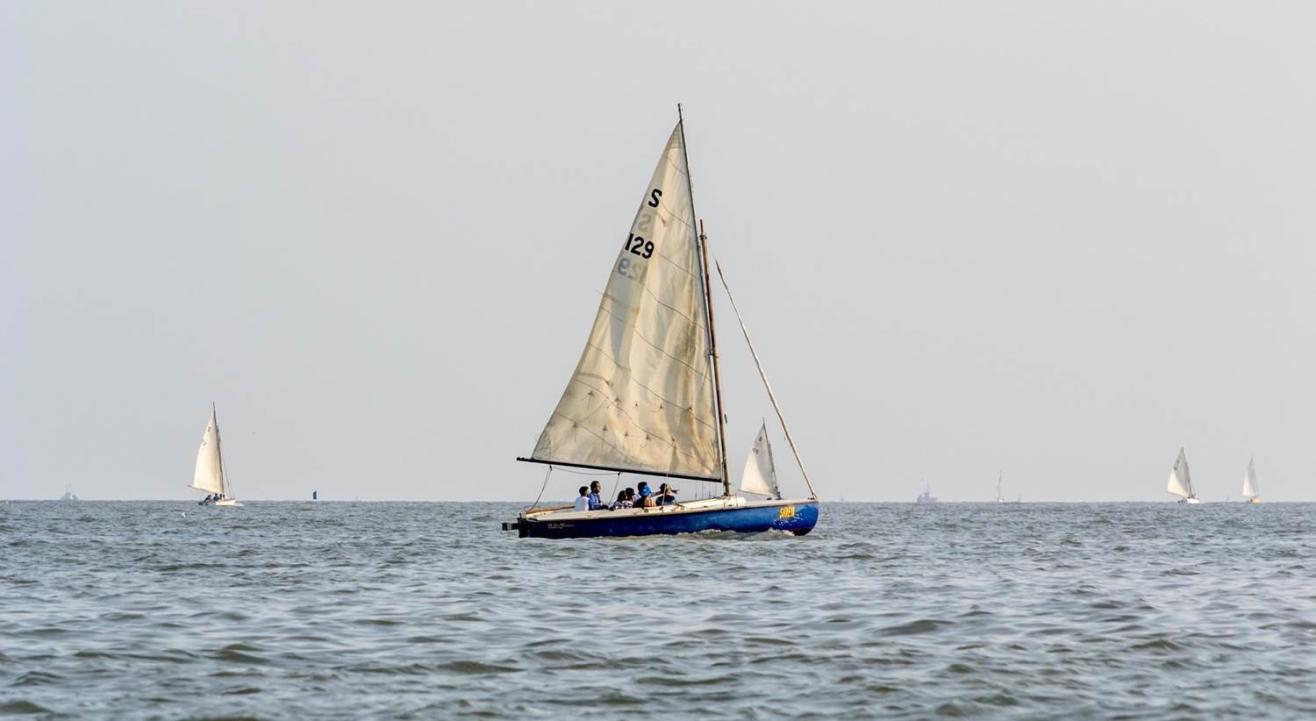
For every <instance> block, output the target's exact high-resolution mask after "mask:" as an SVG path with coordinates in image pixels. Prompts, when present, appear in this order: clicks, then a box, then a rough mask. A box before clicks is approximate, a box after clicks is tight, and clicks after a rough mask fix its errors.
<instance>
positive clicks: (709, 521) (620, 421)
mask: <svg viewBox="0 0 1316 721" xmlns="http://www.w3.org/2000/svg"><path fill="white" fill-rule="evenodd" d="M697 218H698V216H697V215H696V213H695V209H694V193H693V191H692V189H691V185H690V165H689V159H688V157H687V153H686V142H685V122H684V120H682V119H680V117H679V106H678V121H677V124H676V127H675V128H674V129H673V130H672V133H671V135H670V136H669V137H668V139H667V142H666V145H665V147H664V149H663V152H662V155H661V156H660V157H659V159H658V165H657V167H656V168H655V169H654V172H653V175H652V176H651V178H650V180H649V183H648V184H647V185H646V186H645V190H644V194H643V196H642V198H641V200H640V207H639V209H638V211H637V212H636V214H635V219H634V221H633V222H632V223H631V227H630V233H629V235H627V236H626V237H625V240H624V242H623V243H622V248H621V250H620V252H619V253H617V254H616V256H615V257H614V258H613V260H612V261H611V266H610V267H609V269H608V282H607V285H606V286H605V288H604V291H603V297H602V301H601V303H600V304H599V309H598V313H597V315H596V316H595V318H594V323H593V326H592V328H591V329H590V333H589V337H588V340H587V341H586V343H585V349H584V351H583V352H582V353H581V356H580V360H579V361H578V362H577V365H576V369H575V371H574V372H573V373H572V375H571V379H570V381H568V383H567V387H566V390H565V391H563V393H562V396H561V399H560V400H559V401H558V404H557V407H556V408H555V409H554V410H553V413H552V414H551V415H550V416H549V418H548V423H547V424H546V425H545V426H544V430H543V432H542V433H541V434H540V436H539V441H538V442H537V443H536V444H535V448H534V451H533V452H532V453H531V454H530V455H529V457H526V458H518V459H517V460H519V461H526V462H530V463H542V464H545V465H548V466H549V477H551V474H552V469H553V467H555V466H556V467H562V466H568V467H575V468H588V469H592V470H598V471H606V472H611V473H634V474H642V475H650V476H657V477H659V478H661V479H662V480H664V481H672V480H677V479H684V480H688V481H692V482H699V483H713V484H717V485H718V486H721V489H720V490H721V495H719V496H717V497H713V498H704V499H698V500H689V501H685V500H681V501H676V502H669V503H666V504H664V505H660V506H656V507H655V506H641V507H635V508H619V509H617V510H613V511H609V510H600V509H595V510H586V511H576V510H574V509H573V508H570V507H567V508H553V507H548V508H542V507H532V508H529V509H526V510H525V511H523V512H522V513H521V514H520V515H519V516H518V518H517V520H516V521H515V522H511V523H504V524H503V527H504V528H506V529H507V530H516V531H517V532H518V533H519V535H520V536H522V537H547V538H584V537H598V536H648V535H658V534H672V533H692V532H698V531H737V532H761V531H767V530H780V531H787V532H790V533H793V534H795V535H804V534H806V533H808V532H809V531H811V530H813V527H814V525H815V524H816V523H817V522H818V498H817V495H816V494H814V493H813V489H812V487H811V484H810V481H809V475H808V473H807V472H805V471H804V467H803V464H802V463H801V464H800V472H801V475H802V476H803V477H804V482H805V484H806V485H810V496H809V497H808V498H798V499H793V500H782V499H778V498H768V499H747V498H745V497H744V496H739V495H736V494H735V493H733V492H732V479H731V476H730V473H729V472H728V470H727V453H726V410H725V408H724V406H723V403H722V382H721V375H720V371H719V365H718V353H717V336H716V335H715V333H714V325H713V298H712V287H711V284H710V274H711V271H713V270H714V269H716V270H717V272H718V275H719V278H720V279H721V280H722V285H723V287H726V279H725V277H723V276H722V273H721V268H720V267H718V266H717V264H716V263H710V262H709V258H708V247H707V236H705V235H704V233H703V226H702V224H701V223H699V222H698V220H697ZM610 245H611V244H610ZM614 252H615V251H614ZM727 297H728V299H730V292H729V291H728V293H727ZM731 306H732V309H733V310H735V311H736V316H737V319H739V316H740V313H739V310H737V309H736V307H735V301H734V300H731ZM740 327H741V331H742V332H744V334H745V340H746V344H747V345H749V349H750V354H751V356H752V357H753V358H754V363H755V366H756V367H757V369H758V372H759V376H760V378H762V380H763V384H764V388H765V390H766V391H767V395H768V400H769V401H771V402H772V407H773V410H774V411H776V413H777V417H778V419H779V420H781V421H782V431H783V432H784V434H785V436H786V442H787V443H788V444H789V445H790V447H791V450H792V452H793V454H794V456H795V459H796V461H797V462H798V461H799V459H800V455H799V452H798V450H797V449H796V447H795V443H794V441H793V440H792V439H791V435H790V431H789V430H788V429H787V427H786V423H785V420H784V418H783V416H782V413H781V408H780V407H779V405H778V404H777V401H776V398H775V397H774V396H773V393H772V388H771V386H769V385H768V382H767V376H766V375H764V372H763V367H762V365H761V364H760V363H759V360H758V355H757V354H756V353H755V352H754V347H753V345H752V344H750V343H749V334H748V331H746V330H745V325H744V322H743V320H742V321H741V323H740ZM764 480H765V481H766V479H764ZM544 482H545V485H547V483H548V477H546V478H545V481H544ZM536 503H538V502H537V501H536Z"/></svg>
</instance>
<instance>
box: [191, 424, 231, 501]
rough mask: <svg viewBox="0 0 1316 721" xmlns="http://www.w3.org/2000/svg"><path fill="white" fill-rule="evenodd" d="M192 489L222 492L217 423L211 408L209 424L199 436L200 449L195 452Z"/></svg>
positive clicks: (222, 476) (222, 477)
mask: <svg viewBox="0 0 1316 721" xmlns="http://www.w3.org/2000/svg"><path fill="white" fill-rule="evenodd" d="M192 487H193V488H196V489H198V490H202V491H205V492H206V493H221V494H222V493H223V492H224V471H223V466H222V464H221V463H220V459H219V421H218V420H217V419H216V418H215V409H213V408H212V409H210V422H209V423H207V424H206V430H205V432H204V433H202V434H201V447H200V448H198V449H197V452H196V473H194V474H193V476H192Z"/></svg>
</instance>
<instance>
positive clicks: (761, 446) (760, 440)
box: [740, 421, 781, 499]
mask: <svg viewBox="0 0 1316 721" xmlns="http://www.w3.org/2000/svg"><path fill="white" fill-rule="evenodd" d="M740 492H741V493H752V494H755V495H759V496H767V497H768V498H777V499H779V498H781V489H780V488H778V486H777V465H776V463H774V462H773V460H772V446H771V445H770V444H769V443H768V424H767V422H766V421H765V422H764V423H763V425H762V426H760V427H759V434H758V436H756V437H755V438H754V445H753V446H752V447H751V448H750V449H749V455H748V456H747V457H746V458H745V470H744V471H743V472H741V474H740Z"/></svg>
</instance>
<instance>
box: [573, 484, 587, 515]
mask: <svg viewBox="0 0 1316 721" xmlns="http://www.w3.org/2000/svg"><path fill="white" fill-rule="evenodd" d="M572 510H574V511H588V510H589V486H581V487H580V496H579V497H577V498H576V505H575V507H574V508H572Z"/></svg>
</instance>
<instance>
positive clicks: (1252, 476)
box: [1243, 458, 1261, 498]
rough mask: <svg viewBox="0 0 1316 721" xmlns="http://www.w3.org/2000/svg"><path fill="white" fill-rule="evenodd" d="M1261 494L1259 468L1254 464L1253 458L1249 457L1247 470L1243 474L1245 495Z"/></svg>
mask: <svg viewBox="0 0 1316 721" xmlns="http://www.w3.org/2000/svg"><path fill="white" fill-rule="evenodd" d="M1259 495H1261V492H1260V491H1259V490H1257V469H1256V467H1254V466H1253V465H1252V459H1251V458H1249V459H1247V471H1246V472H1245V473H1244V474H1243V497H1244V498H1256V497H1257V496H1259Z"/></svg>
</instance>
